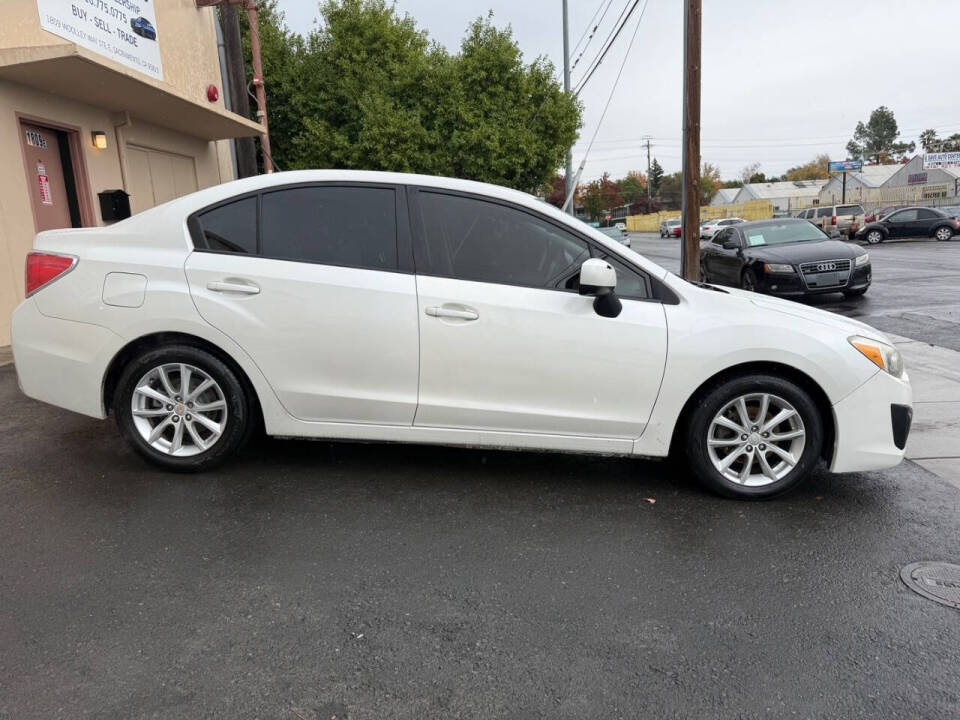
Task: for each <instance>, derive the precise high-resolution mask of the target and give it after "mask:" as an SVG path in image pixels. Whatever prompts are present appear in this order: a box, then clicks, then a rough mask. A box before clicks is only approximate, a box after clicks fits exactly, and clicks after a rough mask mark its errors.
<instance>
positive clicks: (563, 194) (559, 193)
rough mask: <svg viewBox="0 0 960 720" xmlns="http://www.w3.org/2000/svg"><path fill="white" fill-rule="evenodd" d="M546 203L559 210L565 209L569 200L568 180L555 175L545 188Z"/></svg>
mask: <svg viewBox="0 0 960 720" xmlns="http://www.w3.org/2000/svg"><path fill="white" fill-rule="evenodd" d="M543 194H544V196H545V198H546V201H547V202H548V203H550V204H551V205H554V206H556V207H558V208H562V207H563V203H565V202H566V200H567V179H566V178H565V177H564V176H563V175H560V174H557V173H555V174H554V176H553V177H552V178H550V180H548V181H547V184H546V186H545V188H544V193H543Z"/></svg>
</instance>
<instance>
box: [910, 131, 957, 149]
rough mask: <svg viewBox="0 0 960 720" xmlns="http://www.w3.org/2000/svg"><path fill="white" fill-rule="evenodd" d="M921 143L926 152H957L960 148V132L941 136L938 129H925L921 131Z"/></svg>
mask: <svg viewBox="0 0 960 720" xmlns="http://www.w3.org/2000/svg"><path fill="white" fill-rule="evenodd" d="M920 145H921V146H922V147H923V150H924V152H928V153H934V152H956V151H958V150H960V133H954V134H953V135H951V136H950V137H947V138H940V137H938V136H937V131H936V130H924V131H923V132H922V133H920Z"/></svg>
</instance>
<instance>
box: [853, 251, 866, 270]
mask: <svg viewBox="0 0 960 720" xmlns="http://www.w3.org/2000/svg"><path fill="white" fill-rule="evenodd" d="M868 262H870V253H864V254H863V255H857V259H856V260H855V261H854V263H853V264H854V265H856V266H857V267H860V266H861V265H866V264H867V263H868Z"/></svg>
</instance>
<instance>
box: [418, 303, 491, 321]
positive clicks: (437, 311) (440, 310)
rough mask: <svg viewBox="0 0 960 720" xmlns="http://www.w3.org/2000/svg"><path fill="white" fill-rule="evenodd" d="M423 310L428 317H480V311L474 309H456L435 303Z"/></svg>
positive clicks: (473, 318)
mask: <svg viewBox="0 0 960 720" xmlns="http://www.w3.org/2000/svg"><path fill="white" fill-rule="evenodd" d="M424 312H425V313H427V315H429V316H430V317H445V318H457V319H458V320H476V319H478V318H479V317H480V313H478V312H477V311H476V310H456V309H454V308H448V307H440V306H437V305H431V306H430V307H428V308H426V310H424Z"/></svg>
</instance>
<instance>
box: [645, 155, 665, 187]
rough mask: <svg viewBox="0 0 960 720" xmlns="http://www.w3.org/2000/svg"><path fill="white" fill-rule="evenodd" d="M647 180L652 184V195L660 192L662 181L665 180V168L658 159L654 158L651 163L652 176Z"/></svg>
mask: <svg viewBox="0 0 960 720" xmlns="http://www.w3.org/2000/svg"><path fill="white" fill-rule="evenodd" d="M647 182H648V183H649V184H650V193H651V194H652V195H655V196H656V195H659V194H660V183H662V182H663V168H662V167H661V166H660V163H659V162H657V159H656V158H654V159H653V163H652V164H651V165H650V176H649V177H648V178H647Z"/></svg>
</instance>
